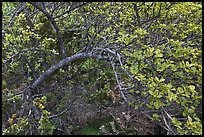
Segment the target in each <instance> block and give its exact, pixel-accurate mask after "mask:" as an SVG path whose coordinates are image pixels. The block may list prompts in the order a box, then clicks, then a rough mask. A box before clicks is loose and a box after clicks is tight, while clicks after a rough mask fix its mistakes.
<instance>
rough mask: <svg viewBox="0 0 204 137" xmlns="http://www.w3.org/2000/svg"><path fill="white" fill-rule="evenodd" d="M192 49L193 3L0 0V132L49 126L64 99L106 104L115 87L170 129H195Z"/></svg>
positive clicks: (198, 40)
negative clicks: (0, 31)
mask: <svg viewBox="0 0 204 137" xmlns="http://www.w3.org/2000/svg"><path fill="white" fill-rule="evenodd" d="M127 7H128V8H127ZM201 54H202V3H200V2H126V3H120V2H92V3H89V2H76V3H74V2H65V3H64V2H3V3H2V70H3V72H2V77H3V78H2V89H3V92H2V111H3V114H2V115H3V119H2V123H3V127H4V129H3V134H24V132H25V130H24V129H26V128H29V130H28V132H27V133H26V134H41V135H44V134H54V130H55V129H56V128H55V126H54V124H53V121H51V120H50V119H49V117H50V116H51V113H56V112H57V113H60V112H63V110H64V109H65V108H66V107H67V102H70V97H73V100H74V99H75V97H76V96H78V95H79V94H77V92H80V95H82V96H83V97H85V100H86V101H87V100H88V101H87V102H86V103H92V104H94V103H95V104H97V103H99V104H101V105H104V104H105V107H108V106H109V105H111V104H110V102H108V96H107V92H109V91H110V90H114V87H118V89H119V91H120V94H121V98H123V99H124V100H123V101H124V102H125V103H127V104H129V105H130V106H131V107H133V108H138V109H139V110H140V111H142V112H143V113H145V115H148V116H149V118H151V119H153V120H155V121H156V122H157V123H160V124H163V126H164V127H166V128H170V129H168V130H169V131H170V132H171V133H170V134H189V135H191V134H193V135H194V134H195V135H201V134H202V121H201V115H202V110H201V106H202V103H201V99H202V62H201V61H202V59H201ZM90 58H91V59H90ZM64 62H66V63H64ZM116 85H117V86H116ZM67 87H69V88H68V89H69V92H70V93H67V92H64V89H65V88H66V89H67ZM52 91H54V92H52ZM16 92H18V93H16ZM84 92H86V94H83V93H84ZM65 94H66V95H65ZM46 96H47V97H48V101H47V100H46ZM41 97H42V98H41ZM71 101H72V100H71ZM48 103H50V104H51V105H50V106H49V105H48ZM46 107H49V108H46ZM22 108H23V109H22ZM48 110H49V111H48ZM67 113H68V112H67ZM69 113H70V115H71V111H70V112H69ZM15 114H17V115H19V117H18V118H17V119H18V120H17V122H16V123H13V122H12V121H14V119H16V118H15ZM38 114H40V115H39V117H38ZM63 114H64V113H62V115H63ZM11 115H12V116H11ZM70 115H69V116H70ZM31 117H32V118H31ZM59 119H60V120H59ZM180 119H183V120H180ZM58 120H59V121H61V123H66V122H67V121H69V120H67V119H66V118H65V114H64V117H58ZM7 121H10V126H9V128H6V126H5V125H6V122H7ZM36 121H37V125H38V127H36V126H35V125H36ZM56 121H57V119H55V121H54V122H55V123H57V122H56ZM62 121H63V122H62ZM165 121H167V122H165ZM33 123H35V124H33ZM167 123H168V124H167ZM66 124H67V125H69V123H66ZM66 124H64V125H66ZM24 125H25V126H24ZM28 125H29V126H28ZM62 125H63V124H60V125H57V127H59V128H61V129H62V131H63V132H64V133H65V132H66V133H71V132H68V129H66V131H65V127H67V126H62ZM33 127H35V128H36V129H35V130H32V128H33ZM62 127H64V128H62ZM33 132H34V133H33Z"/></svg>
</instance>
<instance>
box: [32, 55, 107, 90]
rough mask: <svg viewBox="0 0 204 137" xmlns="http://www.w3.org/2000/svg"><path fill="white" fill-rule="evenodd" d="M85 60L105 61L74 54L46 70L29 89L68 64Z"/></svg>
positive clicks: (91, 56)
mask: <svg viewBox="0 0 204 137" xmlns="http://www.w3.org/2000/svg"><path fill="white" fill-rule="evenodd" d="M85 58H97V59H105V58H103V57H101V56H99V55H93V54H90V53H79V54H75V55H73V56H71V57H68V58H65V59H63V60H61V61H60V62H59V63H57V64H55V65H54V66H52V67H50V68H49V69H48V70H46V71H45V72H44V73H43V74H42V75H41V76H40V77H39V78H38V79H37V80H36V81H35V82H34V83H33V84H32V86H31V88H35V87H37V86H38V85H39V84H40V83H42V82H43V81H44V80H45V79H46V78H47V77H48V76H50V75H52V74H53V73H54V72H55V71H56V70H58V69H60V68H62V67H64V66H66V65H67V64H68V63H70V62H72V61H75V60H77V59H85Z"/></svg>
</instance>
